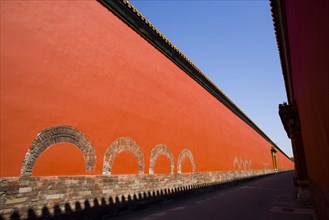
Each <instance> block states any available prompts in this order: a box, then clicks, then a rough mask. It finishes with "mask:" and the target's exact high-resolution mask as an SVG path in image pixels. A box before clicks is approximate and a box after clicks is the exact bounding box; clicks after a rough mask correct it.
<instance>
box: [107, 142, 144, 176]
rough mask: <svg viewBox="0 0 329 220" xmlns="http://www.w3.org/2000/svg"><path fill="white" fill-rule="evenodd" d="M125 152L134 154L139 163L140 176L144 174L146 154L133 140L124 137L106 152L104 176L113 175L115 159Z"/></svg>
mask: <svg viewBox="0 0 329 220" xmlns="http://www.w3.org/2000/svg"><path fill="white" fill-rule="evenodd" d="M123 151H129V152H131V153H133V154H134V156H135V157H136V159H137V162H138V174H144V154H143V152H142V150H141V148H140V147H139V146H138V144H137V143H136V142H135V141H134V140H133V139H131V138H128V137H122V138H119V139H117V140H115V141H114V142H113V143H112V144H111V146H110V147H108V148H107V150H106V151H105V155H104V162H103V172H102V173H103V175H111V171H112V165H113V162H114V159H115V157H116V156H117V155H118V154H120V153H121V152H123Z"/></svg>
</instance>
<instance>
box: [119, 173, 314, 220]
mask: <svg viewBox="0 0 329 220" xmlns="http://www.w3.org/2000/svg"><path fill="white" fill-rule="evenodd" d="M293 175H294V172H284V173H278V174H275V175H270V176H268V177H264V178H260V179H257V180H254V181H251V182H247V183H242V184H239V185H235V186H232V187H228V188H225V189H221V190H218V191H215V192H212V193H206V194H202V195H197V196H194V197H192V198H187V199H183V200H179V201H174V202H169V203H165V204H163V203H162V204H161V205H158V206H151V207H150V208H146V209H143V210H140V211H136V212H131V213H129V214H126V215H121V216H118V217H117V218H116V219H129V220H130V219H141V220H153V219H160V220H167V219H171V220H173V219H182V220H185V219H189V220H193V219H205V220H206V219H223V220H241V219H248V220H249V219H251V220H258V219H259V220H276V219H278V220H297V219H298V220H315V218H314V217H313V216H314V214H313V210H312V209H309V208H302V207H301V206H300V205H299V204H297V202H296V200H295V197H296V196H295V194H296V190H295V188H294V186H293V181H292V178H293Z"/></svg>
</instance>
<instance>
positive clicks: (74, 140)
mask: <svg viewBox="0 0 329 220" xmlns="http://www.w3.org/2000/svg"><path fill="white" fill-rule="evenodd" d="M65 142H66V143H71V144H74V145H75V146H77V147H78V148H79V149H80V150H81V152H82V154H83V157H84V160H85V163H86V170H87V172H90V171H92V170H94V169H95V163H96V154H95V149H94V147H93V146H92V144H91V142H90V141H89V140H88V138H87V137H86V136H85V135H84V134H83V133H82V132H81V131H79V130H77V129H76V128H73V127H71V126H66V125H59V126H54V127H50V128H46V129H44V130H42V131H41V132H40V133H39V134H38V135H37V137H36V138H35V140H34V141H33V142H32V145H31V147H30V149H29V150H28V151H27V153H26V155H25V158H24V161H23V165H22V168H21V176H31V174H32V170H33V167H34V165H35V163H36V161H37V159H38V158H39V156H40V155H41V154H42V152H44V151H45V150H46V149H47V148H49V147H50V146H51V145H52V144H56V143H65Z"/></svg>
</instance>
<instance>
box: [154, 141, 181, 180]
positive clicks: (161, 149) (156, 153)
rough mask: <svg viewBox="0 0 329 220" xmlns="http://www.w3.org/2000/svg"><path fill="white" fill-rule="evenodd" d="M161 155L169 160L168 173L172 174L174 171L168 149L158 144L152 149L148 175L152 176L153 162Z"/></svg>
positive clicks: (172, 159)
mask: <svg viewBox="0 0 329 220" xmlns="http://www.w3.org/2000/svg"><path fill="white" fill-rule="evenodd" d="M161 154H163V155H165V156H166V157H167V158H168V159H169V160H170V173H171V174H174V169H175V164H174V156H173V154H172V153H171V151H170V149H169V147H167V146H166V145H165V144H158V145H156V146H155V147H154V148H153V149H152V152H151V158H150V169H149V174H154V165H155V162H156V160H157V158H158V157H159V156H160V155H161Z"/></svg>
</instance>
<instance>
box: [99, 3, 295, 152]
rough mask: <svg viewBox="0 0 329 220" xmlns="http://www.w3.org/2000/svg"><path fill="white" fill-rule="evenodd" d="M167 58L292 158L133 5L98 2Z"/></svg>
mask: <svg viewBox="0 0 329 220" xmlns="http://www.w3.org/2000/svg"><path fill="white" fill-rule="evenodd" d="M98 1H99V2H100V3H101V4H102V5H104V6H105V7H106V8H108V9H109V10H110V11H111V12H113V13H114V14H115V15H116V16H118V17H119V18H120V19H121V20H123V21H124V22H125V23H126V24H127V25H128V26H130V27H131V28H132V29H133V30H135V31H136V32H137V33H138V34H139V35H141V36H142V37H143V38H144V39H146V40H147V41H148V42H149V43H150V44H152V45H153V46H154V47H155V48H157V49H158V50H159V51H160V52H161V53H162V54H164V55H165V56H166V57H167V58H168V59H170V60H171V61H173V62H174V63H175V64H176V65H177V66H178V67H180V68H181V69H182V70H183V71H184V72H185V73H187V74H188V75H189V76H190V77H191V78H192V79H194V80H195V81H196V82H197V83H198V84H200V85H201V86H202V87H203V88H205V89H206V90H207V91H208V92H209V93H210V94H212V95H213V96H214V97H215V98H216V99H217V100H219V101H220V102H221V103H223V104H224V105H225V106H226V107H227V108H228V109H230V110H231V111H232V112H233V113H234V114H235V115H237V116H238V117H239V118H240V119H241V120H243V121H244V122H245V123H247V124H248V125H249V126H250V127H251V128H253V129H254V130H255V131H256V132H257V133H258V134H259V135H261V136H262V137H263V138H264V139H265V140H267V141H268V142H269V143H270V144H271V145H272V146H273V147H275V148H276V149H278V150H279V151H280V152H281V153H283V154H284V155H285V156H286V157H287V158H289V157H288V156H287V155H286V154H285V153H284V152H283V151H282V150H281V149H280V148H279V147H278V146H277V145H276V144H275V143H274V142H273V141H272V140H271V139H270V138H269V137H268V136H267V135H266V134H265V133H264V132H263V131H262V130H261V129H260V128H259V127H258V126H257V125H256V124H255V123H254V122H253V121H252V120H251V119H250V118H249V117H248V116H247V115H246V114H245V113H243V112H242V110H240V109H239V108H238V107H237V106H236V105H235V104H234V103H233V101H231V100H230V99H229V98H228V97H227V96H226V95H225V94H224V93H223V92H222V91H221V90H220V89H219V88H218V87H217V86H216V85H215V84H214V83H213V82H211V81H210V80H209V79H208V78H207V76H206V75H205V74H204V73H203V72H202V71H201V70H200V69H199V68H198V67H197V66H196V65H194V64H193V63H192V62H191V61H190V60H189V59H188V58H187V57H186V56H185V55H184V54H183V53H182V52H181V51H180V50H179V49H178V48H177V47H176V46H175V45H173V44H172V43H171V42H170V41H169V40H168V39H167V38H166V37H165V36H164V35H163V34H162V33H161V32H160V31H159V30H158V29H157V28H156V27H155V26H154V25H153V24H152V23H151V22H150V21H148V20H147V19H146V18H145V17H144V16H143V15H142V14H141V13H140V12H139V11H138V10H137V9H136V8H135V7H134V6H133V5H132V4H130V3H129V2H128V1H126V0H98Z"/></svg>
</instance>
